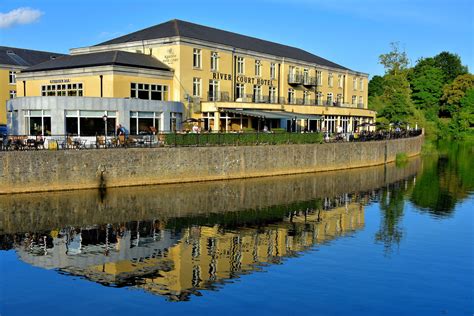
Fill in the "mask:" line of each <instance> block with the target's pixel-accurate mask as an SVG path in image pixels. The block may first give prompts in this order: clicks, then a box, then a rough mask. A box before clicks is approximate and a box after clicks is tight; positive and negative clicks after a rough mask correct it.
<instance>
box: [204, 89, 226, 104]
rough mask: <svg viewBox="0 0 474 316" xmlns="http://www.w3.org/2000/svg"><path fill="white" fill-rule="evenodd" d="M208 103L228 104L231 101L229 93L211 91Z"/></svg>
mask: <svg viewBox="0 0 474 316" xmlns="http://www.w3.org/2000/svg"><path fill="white" fill-rule="evenodd" d="M207 101H212V102H228V101H230V97H229V92H220V91H219V92H218V91H209V92H208V93H207Z"/></svg>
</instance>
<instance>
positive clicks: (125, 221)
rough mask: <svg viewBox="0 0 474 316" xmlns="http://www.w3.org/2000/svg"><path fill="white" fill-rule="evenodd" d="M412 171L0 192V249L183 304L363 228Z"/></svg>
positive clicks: (414, 166)
mask: <svg viewBox="0 0 474 316" xmlns="http://www.w3.org/2000/svg"><path fill="white" fill-rule="evenodd" d="M419 167H420V160H418V159H415V160H411V162H410V163H409V164H408V166H406V167H404V168H396V167H395V166H394V165H386V166H378V167H372V168H364V169H354V170H346V171H343V172H333V173H319V174H308V175H298V176H286V177H273V178H262V179H250V180H245V181H222V182H208V183H200V184H192V185H191V184H189V185H179V186H177V185H175V186H158V187H141V188H134V189H130V188H121V189H114V190H110V191H109V190H108V191H107V195H106V196H105V197H100V196H98V194H97V192H96V191H78V192H60V193H51V194H30V195H14V196H0V223H1V225H0V250H2V249H3V250H8V249H15V250H16V252H17V253H18V256H19V257H20V259H21V260H23V261H24V262H27V263H29V264H31V265H33V266H37V267H42V268H45V269H56V270H57V271H58V272H59V273H62V274H68V275H75V276H80V277H83V278H86V279H88V280H91V281H94V282H98V283H100V284H103V285H106V286H113V287H124V286H131V287H135V288H140V289H143V290H145V291H148V292H150V293H154V294H160V295H164V296H166V297H168V299H170V300H174V301H182V300H188V299H189V298H190V297H191V296H192V295H200V294H201V291H202V290H212V289H218V288H219V287H221V286H222V284H223V283H225V282H229V280H232V279H234V278H237V277H239V275H242V274H245V273H250V272H253V271H259V270H261V269H262V267H263V266H265V265H268V264H278V263H281V262H282V261H284V260H285V258H288V257H292V256H295V255H298V254H299V253H301V252H304V251H306V250H308V249H312V248H314V247H318V245H321V244H325V243H328V242H330V241H331V240H334V239H335V238H338V237H341V236H345V235H347V234H353V233H355V232H356V231H357V230H360V229H362V228H363V227H364V206H365V205H366V204H367V203H370V202H371V201H373V200H381V199H385V200H386V201H388V200H389V196H391V195H389V192H390V188H392V189H393V188H396V187H398V188H400V187H407V185H408V187H411V184H409V183H412V182H413V181H414V179H415V175H416V174H417V172H418V170H419ZM397 183H398V184H397ZM380 188H383V189H380ZM405 190H406V188H405ZM361 191H362V192H361ZM345 192H358V193H350V194H348V193H345ZM329 197H330V198H329ZM386 222H387V221H385V222H383V223H386ZM387 223H388V224H387V225H385V226H382V227H381V231H382V232H381V233H383V236H386V235H387V233H385V231H386V229H385V227H392V226H393V225H391V224H390V223H391V222H387ZM389 224H390V225H389ZM388 233H390V232H388ZM381 236H382V235H381ZM384 240H385V241H387V240H388V242H391V241H392V240H393V238H391V239H390V238H385V239H384Z"/></svg>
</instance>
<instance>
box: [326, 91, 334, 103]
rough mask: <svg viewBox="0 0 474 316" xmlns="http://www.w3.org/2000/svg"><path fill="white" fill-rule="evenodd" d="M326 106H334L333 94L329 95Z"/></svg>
mask: <svg viewBox="0 0 474 316" xmlns="http://www.w3.org/2000/svg"><path fill="white" fill-rule="evenodd" d="M326 105H333V104H332V93H331V92H329V93H328V98H327V99H326Z"/></svg>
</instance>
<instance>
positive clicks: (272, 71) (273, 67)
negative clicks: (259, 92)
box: [270, 63, 276, 79]
mask: <svg viewBox="0 0 474 316" xmlns="http://www.w3.org/2000/svg"><path fill="white" fill-rule="evenodd" d="M275 66H276V65H275V64H274V63H271V64H270V79H275V78H276V72H275Z"/></svg>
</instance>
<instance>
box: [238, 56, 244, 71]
mask: <svg viewBox="0 0 474 316" xmlns="http://www.w3.org/2000/svg"><path fill="white" fill-rule="evenodd" d="M237 73H238V74H239V75H243V74H244V73H245V67H244V58H243V57H237Z"/></svg>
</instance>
